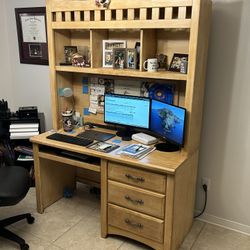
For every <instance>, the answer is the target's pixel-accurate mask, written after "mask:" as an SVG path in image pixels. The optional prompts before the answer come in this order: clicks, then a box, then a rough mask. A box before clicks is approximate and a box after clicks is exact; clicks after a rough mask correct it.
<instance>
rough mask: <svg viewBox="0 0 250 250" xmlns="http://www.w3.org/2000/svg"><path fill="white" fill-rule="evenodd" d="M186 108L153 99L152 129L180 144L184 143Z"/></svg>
mask: <svg viewBox="0 0 250 250" xmlns="http://www.w3.org/2000/svg"><path fill="white" fill-rule="evenodd" d="M185 114H186V110H185V109H183V108H180V107H176V106H173V105H170V104H167V103H163V102H160V101H157V100H152V106H151V119H150V120H151V121H150V127H151V130H152V131H153V132H155V133H157V134H158V135H160V136H162V137H164V138H165V139H167V140H169V141H171V142H174V143H176V144H178V145H182V144H183V137H184V128H185Z"/></svg>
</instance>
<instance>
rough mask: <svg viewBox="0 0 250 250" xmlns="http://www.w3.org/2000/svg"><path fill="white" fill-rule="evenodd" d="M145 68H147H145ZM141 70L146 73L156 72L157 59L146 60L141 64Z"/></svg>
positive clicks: (157, 66)
mask: <svg viewBox="0 0 250 250" xmlns="http://www.w3.org/2000/svg"><path fill="white" fill-rule="evenodd" d="M146 66H147V67H146ZM143 68H144V69H145V70H147V71H148V72H156V71H157V70H158V68H159V63H158V60H157V58H150V59H147V60H146V61H145V62H144V63H143Z"/></svg>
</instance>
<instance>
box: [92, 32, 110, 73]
mask: <svg viewBox="0 0 250 250" xmlns="http://www.w3.org/2000/svg"><path fill="white" fill-rule="evenodd" d="M106 39H108V32H107V30H91V31H90V48H91V68H92V70H94V69H96V68H99V67H102V51H103V48H102V41H103V40H106Z"/></svg>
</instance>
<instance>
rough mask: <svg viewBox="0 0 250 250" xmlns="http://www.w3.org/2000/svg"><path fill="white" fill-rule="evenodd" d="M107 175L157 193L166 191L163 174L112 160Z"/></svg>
mask: <svg viewBox="0 0 250 250" xmlns="http://www.w3.org/2000/svg"><path fill="white" fill-rule="evenodd" d="M108 177H109V179H112V180H116V181H119V182H123V183H127V184H131V185H133V186H136V187H140V188H146V189H149V190H152V191H155V192H159V193H165V191H166V176H165V175H161V174H155V173H151V172H148V171H143V170H140V169H136V168H132V167H128V166H126V165H121V164H118V163H114V162H109V169H108Z"/></svg>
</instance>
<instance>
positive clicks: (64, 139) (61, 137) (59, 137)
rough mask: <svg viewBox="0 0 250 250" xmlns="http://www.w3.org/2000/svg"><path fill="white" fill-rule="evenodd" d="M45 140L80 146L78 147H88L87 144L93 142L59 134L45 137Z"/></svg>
mask: <svg viewBox="0 0 250 250" xmlns="http://www.w3.org/2000/svg"><path fill="white" fill-rule="evenodd" d="M47 139H51V140H55V141H61V142H66V143H70V144H75V145H80V146H88V145H89V144H91V143H92V142H93V140H89V139H85V138H79V137H75V136H70V135H64V134H59V133H55V134H52V135H49V136H47Z"/></svg>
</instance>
